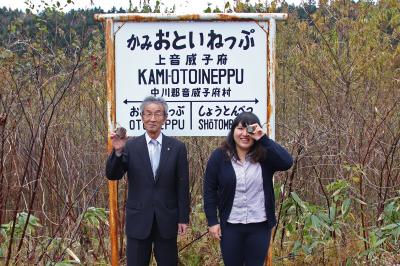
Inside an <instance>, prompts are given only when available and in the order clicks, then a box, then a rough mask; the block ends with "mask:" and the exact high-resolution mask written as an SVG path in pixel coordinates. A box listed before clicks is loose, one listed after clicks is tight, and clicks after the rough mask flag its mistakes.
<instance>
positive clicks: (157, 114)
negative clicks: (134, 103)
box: [142, 112, 165, 119]
mask: <svg viewBox="0 0 400 266" xmlns="http://www.w3.org/2000/svg"><path fill="white" fill-rule="evenodd" d="M142 116H143V118H146V119H150V118H152V117H153V116H154V118H155V119H161V118H163V117H164V116H165V114H164V113H162V112H157V113H142Z"/></svg>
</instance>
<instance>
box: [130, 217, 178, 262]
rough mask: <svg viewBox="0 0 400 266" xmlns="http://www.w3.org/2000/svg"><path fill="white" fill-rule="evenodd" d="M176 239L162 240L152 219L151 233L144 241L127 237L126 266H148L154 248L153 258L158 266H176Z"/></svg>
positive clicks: (155, 222)
mask: <svg viewBox="0 0 400 266" xmlns="http://www.w3.org/2000/svg"><path fill="white" fill-rule="evenodd" d="M176 241H177V238H176V237H174V238H169V239H165V238H162V237H161V235H160V231H159V229H158V225H157V221H156V218H155V217H154V220H153V226H152V229H151V233H150V235H149V237H148V238H146V239H135V238H130V237H127V245H126V259H127V265H128V266H148V265H149V263H150V257H151V251H152V249H153V246H154V256H155V258H156V261H157V265H158V266H176V265H178V246H177V243H176Z"/></svg>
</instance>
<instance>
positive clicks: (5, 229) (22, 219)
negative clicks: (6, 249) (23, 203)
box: [0, 212, 42, 239]
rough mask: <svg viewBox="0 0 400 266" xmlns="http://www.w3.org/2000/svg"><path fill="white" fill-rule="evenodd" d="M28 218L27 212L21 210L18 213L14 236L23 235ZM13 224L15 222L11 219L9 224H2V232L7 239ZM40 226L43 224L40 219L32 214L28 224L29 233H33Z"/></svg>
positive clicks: (0, 230) (27, 230)
mask: <svg viewBox="0 0 400 266" xmlns="http://www.w3.org/2000/svg"><path fill="white" fill-rule="evenodd" d="M27 219H28V214H27V213H26V212H21V213H18V214H17V220H16V223H15V227H14V228H15V229H14V230H15V233H14V236H15V237H16V238H19V237H21V236H22V232H23V228H24V226H25V223H26V221H27ZM13 224H14V222H13V221H11V222H9V223H7V224H2V225H1V226H0V233H1V234H2V235H3V237H4V238H5V239H7V238H9V236H10V234H11V230H12V227H13ZM39 227H42V225H41V224H40V223H39V219H38V218H37V217H35V216H33V215H32V214H31V215H30V217H29V222H28V225H27V227H26V233H27V235H33V234H34V233H35V230H36V229H37V228H39Z"/></svg>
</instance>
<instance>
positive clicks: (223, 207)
mask: <svg viewBox="0 0 400 266" xmlns="http://www.w3.org/2000/svg"><path fill="white" fill-rule="evenodd" d="M258 141H260V142H261V145H263V146H264V148H265V152H266V159H265V160H263V161H262V162H260V165H261V171H262V178H263V190H264V198H265V212H266V215H267V221H268V227H269V228H272V227H273V226H275V224H276V217H275V196H274V188H273V181H272V176H273V175H274V173H275V172H276V171H283V170H287V169H289V168H290V167H291V166H292V164H293V160H292V156H291V155H290V154H289V153H288V152H287V151H286V150H285V149H284V148H282V147H281V146H280V145H279V144H277V143H276V142H274V141H273V140H271V139H269V138H268V137H267V136H263V137H262V138H261V139H259V140H258ZM203 190H204V197H203V199H204V212H205V214H206V217H207V220H208V225H209V226H213V225H216V224H218V223H219V222H220V223H221V227H222V228H224V226H225V225H226V222H227V220H228V218H229V215H230V213H231V210H232V205H233V200H234V197H235V191H236V174H235V170H234V169H233V166H232V162H231V160H230V158H228V156H227V155H226V153H225V152H224V151H223V150H222V149H221V148H218V149H216V150H215V151H214V152H213V153H212V154H211V156H210V159H209V160H208V163H207V168H206V172H205V174H204V189H203ZM217 209H218V214H219V219H218V217H217ZM218 220H219V221H218Z"/></svg>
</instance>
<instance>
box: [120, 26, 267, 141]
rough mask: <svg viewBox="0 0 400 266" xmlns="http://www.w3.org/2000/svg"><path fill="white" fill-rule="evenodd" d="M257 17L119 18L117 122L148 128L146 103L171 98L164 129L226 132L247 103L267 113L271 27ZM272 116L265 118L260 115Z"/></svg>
mask: <svg viewBox="0 0 400 266" xmlns="http://www.w3.org/2000/svg"><path fill="white" fill-rule="evenodd" d="M263 25H264V28H261V26H260V25H259V24H258V23H256V22H183V21H182V22H144V23H143V22H142V23H138V22H126V23H115V24H114V32H115V73H116V76H115V86H116V88H115V91H116V123H117V125H119V126H123V127H125V128H126V129H127V130H128V135H130V136H138V135H141V134H143V132H144V129H143V124H142V122H141V117H140V111H139V107H140V103H141V101H142V100H143V99H144V98H145V97H146V96H149V95H153V96H157V97H163V98H164V99H165V100H166V101H167V103H168V106H169V110H168V119H167V122H166V124H165V125H164V133H165V134H167V135H170V136H225V135H226V134H227V132H228V130H229V129H230V126H231V124H232V121H233V119H234V118H235V117H236V116H237V115H238V114H239V113H241V112H243V111H252V112H254V113H255V114H257V115H258V117H259V118H260V119H261V120H263V119H265V118H266V117H267V113H266V112H267V107H266V103H267V84H268V82H267V30H266V29H265V26H266V25H267V24H266V23H265V24H263ZM261 122H262V123H263V122H266V121H261Z"/></svg>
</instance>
